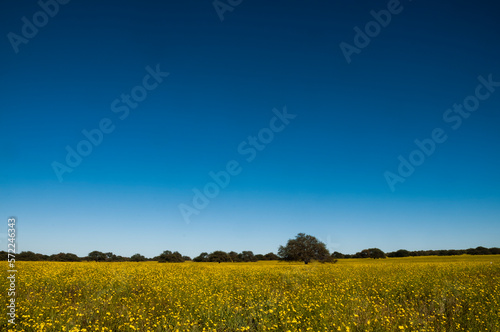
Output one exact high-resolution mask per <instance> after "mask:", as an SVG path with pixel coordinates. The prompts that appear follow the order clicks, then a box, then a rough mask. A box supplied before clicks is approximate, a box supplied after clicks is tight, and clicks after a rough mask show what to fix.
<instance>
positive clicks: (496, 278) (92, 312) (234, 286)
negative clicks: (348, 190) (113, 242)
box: [0, 255, 500, 331]
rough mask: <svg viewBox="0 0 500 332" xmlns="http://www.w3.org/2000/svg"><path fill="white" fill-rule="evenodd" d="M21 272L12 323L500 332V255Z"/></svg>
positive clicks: (23, 268)
mask: <svg viewBox="0 0 500 332" xmlns="http://www.w3.org/2000/svg"><path fill="white" fill-rule="evenodd" d="M17 268H18V273H17V276H18V280H17V288H18V295H17V300H16V302H17V315H18V317H17V325H16V329H15V330H14V329H11V331H500V319H499V317H500V286H499V285H500V256H467V255H464V256H452V257H436V256H432V257H415V258H389V259H384V260H370V259H341V260H339V262H338V263H337V264H319V263H313V264H308V265H304V264H300V263H282V262H257V263H222V264H217V263H192V262H189V263H179V264H175V263H174V264H168V263H167V264H158V263H156V262H145V263H133V262H125V263H94V262H81V263H58V262H18V263H17ZM6 270H7V267H6V264H5V268H4V269H3V271H6ZM3 273H4V274H5V273H6V272H3ZM0 283H1V285H2V288H3V289H5V290H6V289H7V288H8V285H7V279H6V278H5V275H4V276H3V277H2V281H1V282H0ZM3 294H6V291H4V292H3ZM6 325H7V317H6V315H2V317H1V318H0V328H1V330H2V331H4V330H6Z"/></svg>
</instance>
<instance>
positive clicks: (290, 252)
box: [0, 233, 500, 264]
mask: <svg viewBox="0 0 500 332" xmlns="http://www.w3.org/2000/svg"><path fill="white" fill-rule="evenodd" d="M465 254H466V255H499V254H500V248H496V247H494V248H485V247H477V248H469V249H458V250H457V249H449V250H418V251H409V250H405V249H399V250H397V251H393V252H388V253H385V252H383V251H382V250H381V249H379V248H369V249H363V250H361V251H360V252H357V253H356V254H353V255H350V254H342V253H340V252H338V251H334V252H333V253H331V254H330V252H329V251H328V249H327V248H326V245H325V244H324V243H323V242H320V241H319V240H318V239H316V238H315V237H314V236H311V235H306V234H304V233H299V234H297V236H296V237H295V239H290V240H288V242H287V244H286V245H284V246H280V247H279V248H278V254H277V255H276V254H274V253H273V252H270V253H267V254H265V255H262V254H257V255H254V253H253V252H252V251H242V252H241V253H237V252H235V251H230V252H225V251H222V250H216V251H214V252H211V253H208V252H202V253H201V254H200V255H198V256H196V257H195V258H193V259H191V258H190V257H189V256H184V255H182V254H181V253H179V252H178V251H174V252H172V251H170V250H165V251H164V252H162V253H161V254H160V255H158V256H155V257H153V258H146V257H144V256H143V255H141V254H138V253H137V254H134V255H132V256H131V257H123V256H117V255H115V254H113V253H112V252H101V251H97V250H94V251H92V252H90V253H89V254H88V255H87V256H86V257H78V256H77V255H75V254H72V253H62V252H61V253H59V254H54V255H50V256H49V255H43V254H38V253H34V252H32V251H22V252H21V253H19V254H16V255H15V259H16V260H18V261H56V262H79V261H96V262H126V261H132V262H143V261H158V262H159V263H167V262H168V263H182V262H186V261H191V260H192V261H193V262H217V263H223V262H256V261H264V260H282V261H301V262H304V263H305V264H308V263H309V262H311V261H313V260H315V261H319V262H322V263H335V262H337V260H338V259H342V258H373V259H379V258H386V257H411V256H455V255H465ZM7 258H8V254H7V252H6V251H0V259H1V260H7Z"/></svg>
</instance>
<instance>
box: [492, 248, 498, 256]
mask: <svg viewBox="0 0 500 332" xmlns="http://www.w3.org/2000/svg"><path fill="white" fill-rule="evenodd" d="M490 253H491V254H492V255H500V248H490Z"/></svg>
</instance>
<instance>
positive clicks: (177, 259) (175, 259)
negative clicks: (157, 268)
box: [157, 250, 184, 263]
mask: <svg viewBox="0 0 500 332" xmlns="http://www.w3.org/2000/svg"><path fill="white" fill-rule="evenodd" d="M157 259H158V261H159V262H170V263H182V262H184V258H183V257H182V255H181V254H180V253H179V252H178V251H174V252H171V251H170V250H165V251H164V252H163V253H162V254H161V255H160V256H158V257H157Z"/></svg>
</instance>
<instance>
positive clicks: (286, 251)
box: [278, 233, 330, 264]
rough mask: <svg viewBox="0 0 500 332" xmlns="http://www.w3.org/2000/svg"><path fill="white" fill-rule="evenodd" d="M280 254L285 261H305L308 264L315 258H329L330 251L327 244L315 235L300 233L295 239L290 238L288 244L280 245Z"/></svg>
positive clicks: (319, 259)
mask: <svg viewBox="0 0 500 332" xmlns="http://www.w3.org/2000/svg"><path fill="white" fill-rule="evenodd" d="M278 256H279V257H280V258H281V259H282V260H285V261H303V262H304V263H305V264H307V263H309V262H310V261H311V260H313V259H315V260H318V261H323V260H325V259H327V258H328V256H330V252H329V251H328V249H326V245H325V244H324V243H323V242H320V241H319V240H318V239H316V238H315V237H314V236H312V235H306V234H304V233H299V234H297V236H296V237H295V239H290V240H288V243H287V244H286V246H280V247H279V249H278Z"/></svg>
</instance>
